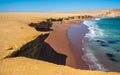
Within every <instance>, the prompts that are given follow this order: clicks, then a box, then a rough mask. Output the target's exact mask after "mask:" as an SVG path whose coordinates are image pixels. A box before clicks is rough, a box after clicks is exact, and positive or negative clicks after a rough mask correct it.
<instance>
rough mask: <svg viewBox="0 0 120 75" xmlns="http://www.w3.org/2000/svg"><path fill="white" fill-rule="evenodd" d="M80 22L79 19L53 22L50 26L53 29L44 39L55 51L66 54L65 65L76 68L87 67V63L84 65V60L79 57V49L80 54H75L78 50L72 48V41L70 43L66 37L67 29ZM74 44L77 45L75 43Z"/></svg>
mask: <svg viewBox="0 0 120 75" xmlns="http://www.w3.org/2000/svg"><path fill="white" fill-rule="evenodd" d="M80 22H81V20H78V21H77V20H69V21H66V22H62V23H61V22H55V23H54V25H53V27H52V29H53V31H51V32H50V35H49V37H48V38H47V39H46V42H47V43H49V44H50V45H51V46H52V47H53V48H54V49H55V50H56V51H57V52H59V53H62V54H65V55H67V60H66V65H67V66H71V67H74V68H78V69H89V68H88V65H86V64H85V62H84V61H83V60H81V59H80V57H81V56H82V52H81V51H80V52H79V53H80V55H79V54H77V56H76V53H78V51H77V50H76V49H74V48H73V47H76V46H72V45H73V44H74V43H72V42H71V40H70V39H69V38H68V31H69V30H68V29H69V28H70V27H71V26H76V25H79V24H80ZM70 29H71V28H70ZM80 32H82V33H83V31H80ZM83 34H84V33H83ZM73 36H74V35H73ZM75 37H76V36H75ZM81 38H82V37H81ZM73 41H74V40H73ZM75 45H77V43H76V44H75Z"/></svg>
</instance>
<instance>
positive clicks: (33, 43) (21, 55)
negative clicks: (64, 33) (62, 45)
mask: <svg viewBox="0 0 120 75" xmlns="http://www.w3.org/2000/svg"><path fill="white" fill-rule="evenodd" d="M78 15H80V13H79V14H78V13H77V14H75V13H14V12H13V13H12V12H9V13H0V34H1V37H0V75H78V74H80V75H120V73H117V72H101V71H91V70H81V69H75V68H72V67H70V66H66V65H65V62H66V61H65V60H66V58H67V55H65V54H61V53H59V52H56V51H54V50H55V49H54V48H52V46H51V45H50V44H49V43H47V42H45V41H44V40H45V39H46V38H47V37H49V34H50V33H49V32H41V31H36V30H35V28H33V27H30V26H29V25H28V24H29V23H32V22H40V21H44V20H46V19H48V18H59V17H69V16H78ZM53 31H54V29H53ZM38 43H39V44H38ZM46 47H47V48H46ZM36 49H37V50H38V51H41V52H40V53H41V56H39V54H38V51H35V50H36ZM49 49H50V52H49ZM44 50H46V51H44ZM52 53H53V55H52ZM46 54H47V55H48V56H44V55H46ZM49 54H51V56H52V57H51V56H49ZM54 55H55V56H54ZM56 56H57V57H58V58H59V59H58V58H55V57H56ZM43 58H44V59H43ZM52 58H55V59H56V60H60V61H56V60H53V59H52ZM62 60H63V61H62Z"/></svg>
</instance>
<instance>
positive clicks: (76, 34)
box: [68, 22, 89, 69]
mask: <svg viewBox="0 0 120 75" xmlns="http://www.w3.org/2000/svg"><path fill="white" fill-rule="evenodd" d="M87 32H88V29H87V26H85V25H83V24H82V22H81V24H80V25H78V26H72V27H71V28H70V29H69V30H68V38H69V40H70V43H71V47H72V50H73V52H74V55H75V57H76V59H77V62H78V63H79V67H80V68H81V69H89V67H88V65H87V64H86V63H85V62H84V61H83V60H82V56H83V55H84V53H83V51H82V47H83V45H82V39H83V38H84V36H85V34H86V33H87Z"/></svg>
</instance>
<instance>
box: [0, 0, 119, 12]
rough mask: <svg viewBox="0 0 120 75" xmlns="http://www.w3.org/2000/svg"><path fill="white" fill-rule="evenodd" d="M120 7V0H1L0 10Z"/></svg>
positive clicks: (70, 9) (76, 9)
mask: <svg viewBox="0 0 120 75" xmlns="http://www.w3.org/2000/svg"><path fill="white" fill-rule="evenodd" d="M113 8H120V0H0V12H69V11H81V10H96V9H113Z"/></svg>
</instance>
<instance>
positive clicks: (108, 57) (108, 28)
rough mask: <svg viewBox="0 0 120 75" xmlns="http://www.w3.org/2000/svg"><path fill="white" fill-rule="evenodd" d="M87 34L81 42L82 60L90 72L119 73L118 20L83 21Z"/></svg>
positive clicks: (119, 20) (119, 32) (119, 29)
mask: <svg viewBox="0 0 120 75" xmlns="http://www.w3.org/2000/svg"><path fill="white" fill-rule="evenodd" d="M83 24H84V25H86V26H87V27H88V30H89V32H88V33H87V34H86V35H85V37H84V39H83V40H82V43H83V48H82V50H83V52H84V55H83V57H82V59H83V60H84V61H85V62H86V63H87V64H88V65H89V68H90V69H91V70H101V71H117V72H120V18H96V19H93V20H89V21H84V22H83Z"/></svg>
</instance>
